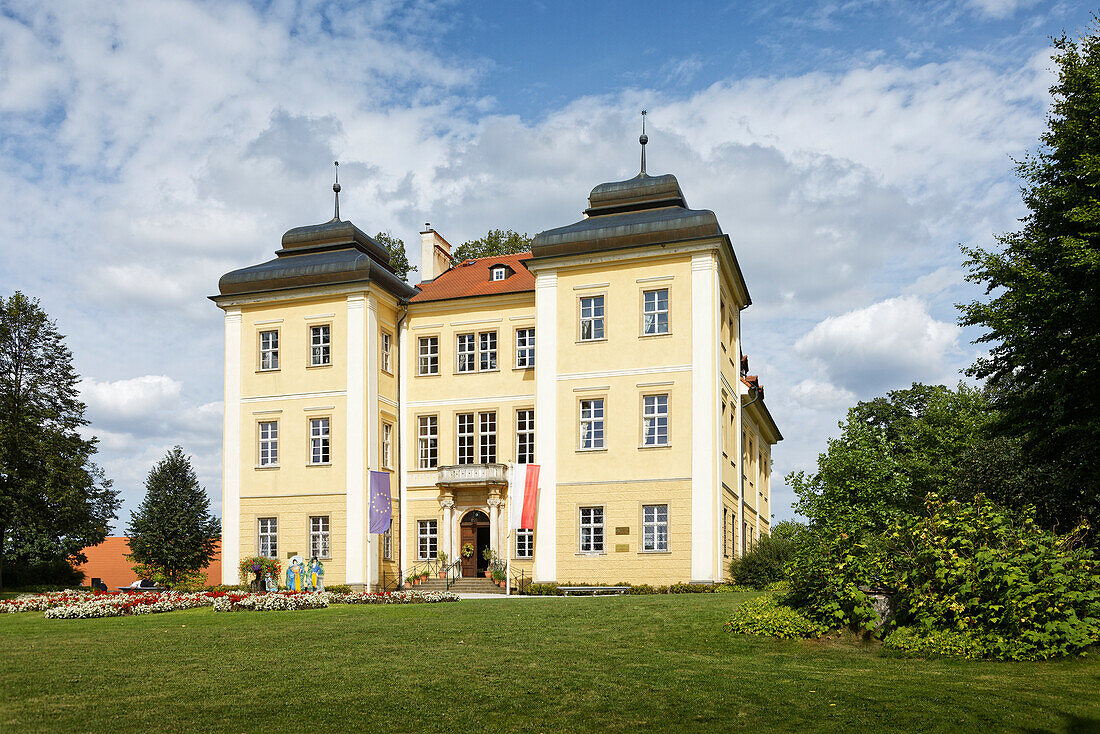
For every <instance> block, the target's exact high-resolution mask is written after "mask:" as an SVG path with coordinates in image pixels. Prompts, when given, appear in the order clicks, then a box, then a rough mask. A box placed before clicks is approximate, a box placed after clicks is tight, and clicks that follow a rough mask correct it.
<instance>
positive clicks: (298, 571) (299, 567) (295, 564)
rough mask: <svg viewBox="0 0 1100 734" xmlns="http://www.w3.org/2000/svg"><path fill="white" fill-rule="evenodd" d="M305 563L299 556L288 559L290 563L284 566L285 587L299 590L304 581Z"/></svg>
mask: <svg viewBox="0 0 1100 734" xmlns="http://www.w3.org/2000/svg"><path fill="white" fill-rule="evenodd" d="M304 576H305V564H304V563H302V557H301V556H294V557H293V558H291V559H290V565H289V566H287V568H286V588H287V589H289V590H290V591H301V590H302V586H303V585H304V583H303V582H304V581H305V578H304Z"/></svg>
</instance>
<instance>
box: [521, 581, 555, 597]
mask: <svg viewBox="0 0 1100 734" xmlns="http://www.w3.org/2000/svg"><path fill="white" fill-rule="evenodd" d="M523 593H524V594H527V595H529V596H556V595H557V594H558V585H557V584H527V588H525V589H524V590H523Z"/></svg>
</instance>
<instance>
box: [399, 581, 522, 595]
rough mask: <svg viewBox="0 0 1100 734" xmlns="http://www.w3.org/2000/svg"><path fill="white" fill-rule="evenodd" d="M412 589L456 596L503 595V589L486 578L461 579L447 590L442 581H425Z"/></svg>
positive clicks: (444, 582)
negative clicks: (447, 592)
mask: <svg viewBox="0 0 1100 734" xmlns="http://www.w3.org/2000/svg"><path fill="white" fill-rule="evenodd" d="M413 588H417V589H420V590H421V591H453V592H455V593H458V594H503V593H504V589H502V588H500V587H499V586H497V585H496V583H494V582H493V581H491V580H489V579H486V578H480V579H475V578H461V579H456V580H455V581H452V582H451V588H450V589H448V588H447V582H446V581H445V580H444V579H439V578H436V579H425V580H424V581H423V582H421V584H420V586H416V587H413Z"/></svg>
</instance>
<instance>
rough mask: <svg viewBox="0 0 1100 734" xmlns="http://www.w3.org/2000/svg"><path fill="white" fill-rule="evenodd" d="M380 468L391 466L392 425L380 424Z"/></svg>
mask: <svg viewBox="0 0 1100 734" xmlns="http://www.w3.org/2000/svg"><path fill="white" fill-rule="evenodd" d="M382 466H384V467H386V468H387V469H388V468H389V467H391V466H393V424H392V423H383V424H382Z"/></svg>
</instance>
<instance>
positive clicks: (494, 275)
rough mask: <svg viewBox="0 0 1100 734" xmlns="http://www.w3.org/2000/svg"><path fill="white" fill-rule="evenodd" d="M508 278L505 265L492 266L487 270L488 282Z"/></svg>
mask: <svg viewBox="0 0 1100 734" xmlns="http://www.w3.org/2000/svg"><path fill="white" fill-rule="evenodd" d="M507 277H508V268H507V266H505V265H494V266H493V267H491V268H489V280H504V279H505V278H507Z"/></svg>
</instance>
